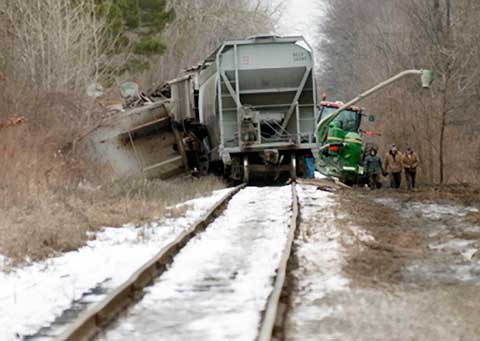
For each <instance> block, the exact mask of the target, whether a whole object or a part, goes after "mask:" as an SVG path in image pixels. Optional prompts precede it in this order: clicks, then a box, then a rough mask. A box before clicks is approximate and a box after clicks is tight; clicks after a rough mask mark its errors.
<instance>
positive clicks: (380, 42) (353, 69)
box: [319, 0, 480, 183]
mask: <svg viewBox="0 0 480 341" xmlns="http://www.w3.org/2000/svg"><path fill="white" fill-rule="evenodd" d="M328 4H329V6H328V14H327V18H326V20H325V22H324V24H323V25H322V27H320V31H321V32H322V33H323V34H324V36H325V37H326V39H325V40H324V41H323V43H322V44H320V47H319V50H320V53H322V54H324V56H325V57H324V60H325V61H326V67H325V68H324V66H323V65H322V66H321V67H322V69H321V70H320V76H321V81H320V85H321V86H323V87H324V88H326V89H327V90H328V89H329V92H331V93H333V94H334V95H335V96H336V97H339V98H345V97H347V98H348V97H350V96H352V95H354V94H357V93H358V92H360V91H361V90H363V89H365V88H367V87H369V86H370V85H373V84H375V83H377V82H378V81H381V80H382V79H385V78H386V77H388V76H390V75H392V74H394V73H396V72H398V71H400V70H402V69H406V68H422V67H426V68H431V69H433V70H435V71H436V72H437V74H438V76H439V77H438V78H439V79H438V80H437V82H436V83H435V84H434V87H433V89H432V90H431V91H430V92H425V91H421V90H420V88H419V87H418V85H416V84H415V83H414V81H412V80H405V81H403V82H402V83H399V84H397V85H394V86H392V87H391V88H389V89H388V90H387V91H386V92H384V93H382V94H380V95H378V96H377V97H375V98H373V99H371V100H368V101H366V105H367V107H368V108H369V109H370V110H372V111H375V112H378V113H379V114H380V115H379V117H380V122H379V126H378V127H380V128H381V129H382V131H383V132H384V140H383V141H382V142H383V143H389V142H393V141H395V142H397V143H399V144H403V145H407V144H413V145H416V146H417V147H418V149H419V150H420V152H421V154H422V159H423V160H424V162H423V164H422V168H423V178H424V179H425V180H428V181H438V182H440V183H444V182H463V181H466V180H468V181H478V180H477V179H476V177H473V176H471V172H470V171H469V167H475V165H474V161H473V160H474V159H475V158H474V157H473V155H475V153H476V151H477V150H478V148H479V147H480V143H479V142H480V141H479V140H478V139H473V140H472V137H473V136H474V133H473V132H472V131H471V127H472V125H473V126H475V125H476V124H478V123H476V122H477V121H476V120H475V119H474V117H475V116H474V115H475V113H476V111H477V108H478V105H479V104H480V96H479V90H478V88H479V79H480V78H479V72H480V71H479V67H478V63H479V57H480V48H479V47H478V44H475V43H474V39H475V37H477V36H478V34H479V33H480V25H479V24H478V19H477V18H478V16H479V14H480V10H479V7H480V4H479V3H478V2H477V1H473V0H459V1H456V2H452V1H450V0H429V1H425V0H407V1H399V0H397V1H389V2H385V1H381V0H335V1H333V0H330V1H328ZM467 174H470V175H467Z"/></svg>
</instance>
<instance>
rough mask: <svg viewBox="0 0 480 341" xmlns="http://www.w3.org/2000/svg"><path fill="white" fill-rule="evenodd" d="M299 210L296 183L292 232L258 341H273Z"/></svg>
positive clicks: (289, 235)
mask: <svg viewBox="0 0 480 341" xmlns="http://www.w3.org/2000/svg"><path fill="white" fill-rule="evenodd" d="M298 218H299V208H298V195H297V189H296V185H295V183H294V184H292V217H291V220H290V230H289V232H288V237H287V243H286V246H285V248H284V250H283V254H282V258H281V260H280V265H279V267H278V269H277V275H276V277H275V282H274V286H273V291H272V293H271V294H270V296H269V297H268V300H267V305H266V308H265V310H264V312H263V314H262V323H261V325H260V328H259V332H258V335H257V341H270V340H271V339H272V335H273V331H274V328H275V322H276V320H277V316H278V314H279V308H280V299H281V295H282V291H283V288H284V285H285V280H286V277H287V267H288V260H289V258H290V255H291V253H292V248H293V242H294V240H295V235H296V231H297V226H298Z"/></svg>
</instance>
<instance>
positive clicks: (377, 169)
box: [365, 148, 384, 189]
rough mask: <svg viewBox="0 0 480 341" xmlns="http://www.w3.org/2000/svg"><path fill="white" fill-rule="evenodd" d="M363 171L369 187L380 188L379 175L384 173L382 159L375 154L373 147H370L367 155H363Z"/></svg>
mask: <svg viewBox="0 0 480 341" xmlns="http://www.w3.org/2000/svg"><path fill="white" fill-rule="evenodd" d="M365 173H366V174H367V176H368V185H369V187H370V189H380V188H382V182H381V181H380V177H381V176H382V174H384V171H383V166H382V159H381V158H380V156H378V155H377V150H376V149H375V148H370V151H369V153H368V155H367V156H366V157H365Z"/></svg>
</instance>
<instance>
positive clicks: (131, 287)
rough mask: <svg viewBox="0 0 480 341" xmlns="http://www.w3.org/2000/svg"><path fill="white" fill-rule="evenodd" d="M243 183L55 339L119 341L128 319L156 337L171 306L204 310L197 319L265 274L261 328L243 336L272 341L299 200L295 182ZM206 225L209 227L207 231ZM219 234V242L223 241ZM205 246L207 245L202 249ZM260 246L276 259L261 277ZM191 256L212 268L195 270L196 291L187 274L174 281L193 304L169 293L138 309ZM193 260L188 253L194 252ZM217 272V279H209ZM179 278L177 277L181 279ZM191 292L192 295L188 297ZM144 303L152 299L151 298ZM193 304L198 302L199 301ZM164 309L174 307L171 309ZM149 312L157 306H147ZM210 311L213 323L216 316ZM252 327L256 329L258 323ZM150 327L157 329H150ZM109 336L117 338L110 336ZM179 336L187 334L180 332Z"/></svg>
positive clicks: (164, 284)
mask: <svg viewBox="0 0 480 341" xmlns="http://www.w3.org/2000/svg"><path fill="white" fill-rule="evenodd" d="M245 187H246V186H245V185H242V186H239V187H237V188H235V189H234V190H233V191H232V192H230V193H229V194H228V195H226V196H225V197H224V198H223V199H222V200H220V201H219V202H218V203H217V204H216V205H215V207H212V208H211V209H210V211H209V212H207V213H206V214H205V216H204V217H203V218H202V220H201V221H200V222H199V223H197V224H196V225H195V226H193V227H192V228H190V229H189V230H188V231H185V232H184V233H182V235H180V236H179V237H178V238H177V239H176V240H175V241H173V242H172V243H171V244H169V245H168V246H167V247H165V248H164V249H163V250H162V251H161V252H160V253H159V254H157V255H156V256H155V257H154V258H153V259H152V260H150V261H149V262H147V263H146V264H145V265H144V266H143V267H142V268H141V269H139V270H138V271H137V272H136V273H134V274H133V275H132V276H131V277H130V279H129V280H128V281H127V282H126V283H124V284H123V285H122V286H121V287H119V288H118V289H116V290H115V291H114V292H112V293H111V294H110V295H108V297H106V298H105V299H104V300H103V301H102V302H100V303H99V304H98V305H96V306H94V307H93V308H92V309H90V310H88V311H86V312H85V313H84V314H83V315H81V316H80V317H79V318H78V319H77V320H76V321H75V322H74V323H73V324H72V325H71V326H70V327H69V328H68V329H67V330H66V331H65V332H64V333H63V335H62V336H61V337H60V340H75V341H77V340H91V339H94V338H96V337H97V338H99V339H100V340H110V339H115V340H117V339H121V338H122V337H118V335H119V334H118V333H117V334H115V329H119V328H120V329H121V327H122V323H124V322H123V320H124V319H125V320H127V321H128V323H127V324H129V325H136V324H137V325H138V324H139V323H140V322H141V321H142V319H144V320H148V321H150V322H141V323H140V325H141V324H145V326H142V327H139V328H137V330H138V329H141V330H142V332H144V333H148V335H147V334H145V335H143V336H141V337H139V336H138V335H137V339H144V338H145V337H149V338H150V339H155V337H154V335H157V336H159V335H160V336H165V335H168V334H169V331H168V330H165V329H162V328H163V327H162V326H163V325H162V321H165V320H168V321H169V322H168V323H169V324H168V323H167V322H165V328H167V329H168V328H169V325H172V321H170V320H169V319H171V318H172V317H171V315H172V314H173V315H175V312H176V310H178V309H181V307H182V305H187V306H188V307H197V305H198V306H202V307H203V309H204V310H203V311H202V310H201V309H200V308H199V309H200V310H199V311H198V312H197V314H200V316H202V317H203V314H205V316H208V314H209V313H211V311H212V309H215V304H218V300H217V301H215V297H217V298H218V299H219V300H226V301H233V300H235V296H228V295H234V294H235V290H236V289H234V288H233V287H235V286H240V287H241V286H242V285H245V283H249V282H251V281H252V279H253V280H258V278H257V277H262V276H263V277H262V278H263V279H264V282H265V281H267V282H269V283H268V290H267V287H265V288H264V287H263V286H262V285H261V283H263V282H261V281H260V280H259V282H258V283H260V285H258V284H257V286H258V287H259V288H260V289H259V291H260V292H261V293H260V294H258V295H257V296H261V297H263V298H262V299H261V300H260V301H261V302H262V305H263V309H260V310H259V311H258V313H257V314H256V315H258V316H257V317H256V318H257V319H258V321H260V323H259V325H260V327H259V328H258V329H256V328H254V329H256V330H251V331H249V333H247V334H249V335H251V336H252V335H253V336H254V338H253V339H257V340H261V341H266V340H270V339H271V337H272V333H273V330H274V328H275V321H276V319H277V314H278V312H279V306H280V298H281V293H282V288H283V287H284V283H285V278H286V272H287V263H288V259H289V256H290V253H291V249H292V244H293V240H294V238H295V231H296V227H297V218H298V200H297V194H296V189H295V185H292V186H291V188H290V189H289V188H266V189H256V188H245ZM287 190H288V191H287ZM287 197H288V199H287ZM272 199H274V200H276V201H275V202H274V203H272V204H271V206H272V207H270V208H268V207H265V205H266V203H267V202H268V201H269V200H272ZM287 200H288V202H287ZM277 201H278V202H277ZM249 210H250V211H249ZM242 211H244V212H242ZM286 211H287V213H286ZM288 211H289V212H288ZM249 212H253V213H252V216H250V215H249ZM282 212H283V213H282ZM274 225H278V226H274ZM207 227H210V228H209V229H208V230H207ZM230 234H231V235H230ZM222 238H224V239H223V240H222ZM216 239H218V240H219V244H218V245H217V246H214V247H209V245H211V244H212V243H214V242H215V241H216ZM229 242H231V245H227V244H228V243H229ZM209 243H210V244H209ZM202 245H204V246H202ZM205 245H207V246H206V247H205ZM212 245H215V244H212ZM222 245H225V246H224V249H222ZM279 246H281V249H280V250H281V252H278V248H279ZM262 247H263V248H264V249H265V250H266V251H265V257H266V258H267V259H270V258H269V256H268V250H272V251H270V252H271V254H272V255H274V257H273V258H271V259H274V262H275V263H276V265H275V266H274V267H273V268H272V270H271V272H272V273H270V274H269V273H268V272H266V271H263V272H265V274H263V272H262V271H260V272H261V275H255V276H254V277H249V276H251V275H252V274H256V273H258V272H259V271H258V270H262V269H263V268H264V267H265V265H264V264H262V263H260V264H257V263H258V260H260V259H259V258H261V257H263V254H262V252H264V251H263V250H258V249H259V248H262ZM275 249H277V250H275ZM201 250H203V251H201ZM197 251H198V252H197ZM200 251H201V252H200ZM189 253H190V254H192V253H193V254H194V258H199V259H198V264H196V265H195V264H194V265H193V266H192V268H193V269H196V268H201V267H202V266H203V265H205V264H207V265H208V267H210V268H211V269H208V267H207V269H205V270H201V271H200V270H199V271H200V272H199V274H197V275H196V276H197V277H199V278H201V279H202V281H200V282H198V279H197V278H195V281H196V282H191V286H192V288H193V289H189V285H190V284H189V283H190V282H189V278H186V279H185V283H180V284H178V283H177V284H176V285H177V287H176V290H175V292H182V291H183V290H185V291H187V290H193V291H189V295H190V296H195V299H196V300H197V301H193V302H196V303H192V302H188V300H187V302H186V303H185V302H184V300H185V298H181V300H182V301H175V299H173V298H170V297H168V298H167V299H165V298H164V299H160V300H159V301H158V302H156V303H155V304H154V308H152V307H149V308H145V307H142V308H140V306H141V305H142V304H143V302H142V298H144V297H148V295H150V296H152V293H154V292H155V290H156V288H157V287H159V289H157V291H160V292H168V282H169V279H168V275H169V272H170V271H173V274H172V275H171V276H170V277H172V278H171V279H170V281H176V279H177V278H179V277H182V274H183V273H185V270H182V269H181V263H182V259H188V257H189ZM195 254H198V257H195ZM277 254H278V256H277ZM182 257H183V258H182ZM202 257H204V259H202ZM208 257H211V258H208ZM249 257H250V258H249ZM190 258H192V257H191V255H190ZM278 258H279V259H278ZM190 261H191V260H190ZM194 261H195V259H194ZM262 261H263V260H262ZM183 262H185V260H183ZM229 262H230V263H229ZM177 263H179V264H177ZM267 265H268V264H267ZM189 266H191V265H189ZM176 267H177V268H178V267H180V269H179V270H178V271H180V275H175V271H176ZM267 268H268V266H267ZM188 269H190V268H188ZM187 271H190V270H187ZM202 271H203V272H202ZM227 272H228V274H227ZM222 274H224V275H222ZM163 275H165V276H163ZM267 275H268V276H267ZM160 276H162V277H161V278H164V277H167V278H166V279H165V280H160V279H161V278H160ZM202 276H203V277H202ZM215 276H217V277H218V278H214V277H215ZM272 277H273V283H272ZM212 278H213V279H212ZM265 279H267V280H265ZM182 280H183V279H180V281H182ZM242 280H243V282H242ZM238 283H240V284H238ZM242 283H243V284H242ZM237 284H238V285H237ZM272 284H273V289H272ZM162 285H163V287H162ZM165 286H167V289H165ZM178 286H180V287H178ZM199 288H200V289H199ZM146 292H147V293H146ZM191 292H194V293H193V294H191ZM204 292H206V293H207V295H206V296H202V295H203V293H204ZM262 295H263V296H262ZM153 296H155V295H153ZM157 296H158V293H157ZM160 296H161V295H160ZM203 297H204V298H205V299H204V298H203ZM149 300H150V301H152V299H151V298H149ZM205 300H209V301H212V303H211V306H210V307H209V306H208V305H209V303H208V302H207V303H205V302H204V301H205ZM262 300H263V301H262ZM167 301H168V302H167ZM251 301H252V300H251V298H246V301H245V302H251ZM198 302H202V303H201V304H198ZM216 302H217V303H216ZM255 304H257V305H258V304H259V303H258V302H256V303H254V304H253V305H255ZM239 305H241V306H244V305H245V303H244V302H243V303H241V304H240V303H239ZM247 305H248V304H247ZM159 306H160V307H159ZM177 307H178V309H177ZM169 308H171V309H170V310H169ZM134 309H136V312H135V314H131V315H132V316H131V318H130V316H129V311H131V310H134ZM152 309H154V310H155V311H152ZM209 309H210V310H209ZM162 310H164V311H162ZM231 310H232V308H231V307H230V308H228V309H226V310H225V312H219V313H218V314H228V313H230V311H231ZM142 314H145V317H142V316H143V315H142ZM249 314H250V315H252V314H253V315H255V310H254V309H253V310H252V311H249ZM212 316H213V319H214V320H215V319H216V318H215V315H212ZM185 319H186V320H188V318H186V317H185V316H183V315H182V317H181V318H177V319H176V320H175V321H174V322H175V323H173V325H175V326H177V325H178V323H180V322H179V321H178V320H182V321H183V320H185ZM152 320H154V322H152ZM139 321H140V322H139ZM255 325H256V326H257V327H258V323H256V324H255ZM153 326H155V327H156V328H157V330H152V327H153ZM173 331H175V332H178V328H176V327H175V328H174V330H173ZM155 333H157V334H155ZM120 334H121V333H120ZM111 335H114V336H113V337H112V336H111ZM115 335H116V336H115ZM185 335H187V334H185ZM125 339H129V340H130V339H132V338H130V337H125ZM133 339H135V338H133ZM172 339H174V338H172ZM177 339H182V338H181V337H180V338H177ZM184 339H189V338H188V336H185V338H184Z"/></svg>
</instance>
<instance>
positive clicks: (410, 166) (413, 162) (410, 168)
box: [402, 147, 420, 191]
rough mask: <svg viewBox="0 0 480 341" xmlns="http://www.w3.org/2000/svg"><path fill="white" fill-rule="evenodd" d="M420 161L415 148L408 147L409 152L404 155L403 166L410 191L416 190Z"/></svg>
mask: <svg viewBox="0 0 480 341" xmlns="http://www.w3.org/2000/svg"><path fill="white" fill-rule="evenodd" d="M419 162H420V160H419V158H418V155H417V153H415V151H414V150H413V148H411V147H408V148H407V152H406V153H405V155H403V158H402V166H403V169H405V178H406V179H407V186H408V190H409V191H415V178H416V177H417V166H418V163H419Z"/></svg>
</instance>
